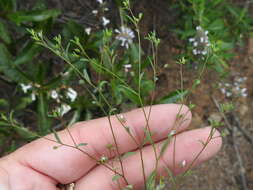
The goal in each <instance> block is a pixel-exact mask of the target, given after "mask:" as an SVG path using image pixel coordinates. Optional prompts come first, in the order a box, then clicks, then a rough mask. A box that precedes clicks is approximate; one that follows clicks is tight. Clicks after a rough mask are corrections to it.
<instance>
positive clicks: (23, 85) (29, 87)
mask: <svg viewBox="0 0 253 190" xmlns="http://www.w3.org/2000/svg"><path fill="white" fill-rule="evenodd" d="M20 86H21V88H22V90H23V92H24V93H27V92H28V90H29V89H31V88H32V85H30V84H27V85H26V84H23V83H22V84H20Z"/></svg>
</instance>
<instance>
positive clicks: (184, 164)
mask: <svg viewBox="0 0 253 190" xmlns="http://www.w3.org/2000/svg"><path fill="white" fill-rule="evenodd" d="M181 166H182V168H184V167H185V166H186V160H183V161H182V162H181Z"/></svg>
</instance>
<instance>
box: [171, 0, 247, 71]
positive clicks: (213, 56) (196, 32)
mask: <svg viewBox="0 0 253 190" xmlns="http://www.w3.org/2000/svg"><path fill="white" fill-rule="evenodd" d="M171 9H173V12H176V13H177V16H178V18H179V19H178V21H179V22H177V23H176V24H175V26H172V27H170V30H173V31H174V32H176V34H178V36H179V38H180V39H181V40H184V41H185V43H184V44H183V46H181V48H182V49H184V50H185V51H184V52H183V53H182V54H181V55H180V56H184V57H187V59H189V61H190V62H191V63H192V64H193V66H194V67H196V66H197V67H198V68H199V67H201V66H203V61H205V59H204V60H203V57H205V56H206V55H210V57H209V60H208V63H207V66H208V67H211V68H213V69H215V70H216V71H217V72H218V73H219V74H221V75H224V74H226V73H227V72H228V61H229V60H231V58H232V57H233V56H234V55H235V52H234V51H233V49H234V48H235V47H237V46H238V45H242V44H243V43H244V41H245V39H246V37H247V36H248V35H249V32H250V31H251V30H252V18H250V17H249V15H248V4H245V6H244V7H238V6H236V5H234V4H233V3H232V2H230V1H229V0H214V1H208V0H183V1H180V2H177V3H173V5H172V7H171Z"/></svg>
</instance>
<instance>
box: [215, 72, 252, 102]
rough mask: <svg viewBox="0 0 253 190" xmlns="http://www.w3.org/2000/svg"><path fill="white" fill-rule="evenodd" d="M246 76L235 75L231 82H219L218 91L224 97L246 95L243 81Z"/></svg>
mask: <svg viewBox="0 0 253 190" xmlns="http://www.w3.org/2000/svg"><path fill="white" fill-rule="evenodd" d="M246 80H247V77H238V76H237V77H235V78H234V81H233V83H231V84H230V83H219V87H220V91H221V93H222V94H224V95H225V96H226V97H228V98H229V97H232V96H241V97H247V96H248V93H247V90H248V89H247V88H245V82H246Z"/></svg>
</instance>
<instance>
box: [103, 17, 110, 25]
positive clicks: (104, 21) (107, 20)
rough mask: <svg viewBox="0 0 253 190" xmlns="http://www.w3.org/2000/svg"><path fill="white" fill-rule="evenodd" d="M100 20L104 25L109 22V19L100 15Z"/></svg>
mask: <svg viewBox="0 0 253 190" xmlns="http://www.w3.org/2000/svg"><path fill="white" fill-rule="evenodd" d="M102 22H103V26H106V25H107V24H109V23H110V20H109V19H107V18H105V17H104V16H103V17H102Z"/></svg>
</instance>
